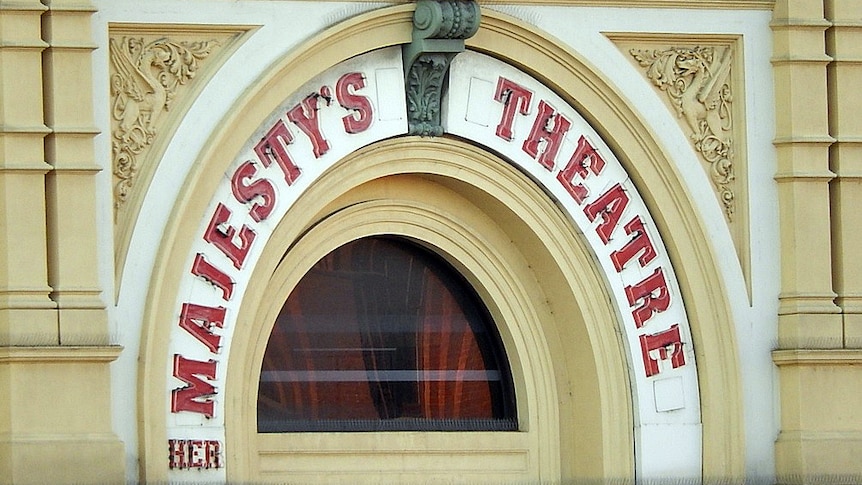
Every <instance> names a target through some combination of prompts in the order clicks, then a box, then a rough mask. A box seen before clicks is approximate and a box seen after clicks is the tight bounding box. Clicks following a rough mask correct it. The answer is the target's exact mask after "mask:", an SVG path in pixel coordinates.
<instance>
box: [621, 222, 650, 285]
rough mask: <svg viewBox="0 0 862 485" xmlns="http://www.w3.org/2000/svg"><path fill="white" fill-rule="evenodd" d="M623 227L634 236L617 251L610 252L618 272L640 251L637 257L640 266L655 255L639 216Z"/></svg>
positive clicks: (644, 264)
mask: <svg viewBox="0 0 862 485" xmlns="http://www.w3.org/2000/svg"><path fill="white" fill-rule="evenodd" d="M625 228H626V234H628V235H632V234H634V236H635V237H633V238H632V239H631V240H630V241H629V242H627V243H626V245H625V246H623V247H622V248H620V250H619V251H614V252H612V253H611V261H613V263H614V268H616V270H617V272H618V273H619V272H620V271H622V269H623V266H625V265H626V263H628V262H629V261H631V259H632V258H634V257H635V255H636V254H638V253H641V255H640V257H638V262H639V263H640V265H641V267H644V266H646V265H647V264H648V263H649V262H650V261H652V260H653V259H655V257H656V252H655V248H654V247H653V245H652V241H650V238H649V235H648V234H647V232H646V229H645V228H644V223H643V221H641V218H640V216H637V217H635V218H634V219H632V220H631V221H629V223H628V224H626V226H625ZM641 251H642V252H641Z"/></svg>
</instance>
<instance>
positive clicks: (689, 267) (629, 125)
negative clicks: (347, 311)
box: [139, 5, 744, 481]
mask: <svg viewBox="0 0 862 485" xmlns="http://www.w3.org/2000/svg"><path fill="white" fill-rule="evenodd" d="M411 16H412V6H410V5H402V6H397V7H392V8H387V9H381V10H377V11H374V12H371V13H368V14H364V15H361V16H358V17H356V18H354V19H351V20H349V21H346V22H344V23H342V24H340V25H338V26H336V27H334V28H332V29H329V30H328V31H326V32H324V33H322V34H321V35H319V36H318V37H316V38H313V39H311V40H309V41H308V42H307V43H306V44H305V45H304V47H302V48H300V49H297V50H295V51H293V52H292V53H291V54H290V55H289V56H287V57H286V58H284V59H283V60H281V61H280V62H279V63H278V64H277V65H274V66H273V67H272V68H271V69H270V70H269V71H268V72H267V73H266V74H265V75H264V76H263V77H262V78H261V79H260V80H259V81H258V82H257V83H256V85H255V86H254V88H253V89H251V90H250V91H249V94H248V95H247V96H246V97H245V98H244V99H242V100H241V101H240V102H238V103H237V105H236V106H235V109H233V110H231V113H232V115H231V116H230V117H229V118H228V119H225V120H224V122H223V123H222V124H221V125H220V126H221V128H220V130H219V131H218V132H216V133H214V134H213V136H212V143H210V144H208V145H207V149H206V151H205V152H203V153H201V154H200V157H199V158H198V160H197V162H196V163H195V165H194V168H193V169H192V172H191V173H190V175H189V178H188V181H187V183H186V184H185V189H184V192H183V193H182V194H181V195H180V198H179V201H178V203H177V206H176V207H175V210H173V211H172V214H173V216H172V219H171V220H170V222H169V223H168V227H167V228H166V230H165V235H164V239H163V240H162V243H161V244H162V245H161V250H160V252H159V258H158V260H157V263H156V268H155V270H154V273H153V278H152V281H151V285H150V292H149V298H148V301H149V304H148V307H147V310H146V313H145V316H144V330H143V342H142V347H141V356H140V362H141V365H140V373H141V379H140V382H141V385H140V388H139V396H140V397H139V407H140V413H139V416H140V423H139V424H140V428H139V429H140V433H139V436H140V440H141V442H140V451H141V452H140V455H141V461H142V474H143V477H142V478H144V479H145V480H147V481H159V480H164V479H166V477H167V475H166V474H167V470H166V467H165V463H164V461H163V460H164V456H165V443H166V442H167V439H168V436H167V432H166V423H165V416H164V412H165V397H164V389H165V388H166V386H167V383H166V378H167V376H166V372H165V367H164V363H165V362H167V359H168V348H169V345H168V344H169V340H170V330H169V327H170V325H165V324H164V322H171V321H173V320H175V315H174V314H173V312H174V303H175V301H176V297H177V293H178V291H179V281H180V279H181V277H182V274H183V273H184V272H185V271H187V268H186V258H187V255H188V254H189V251H190V248H191V247H192V244H193V240H194V239H195V238H196V237H197V236H198V234H197V225H196V224H188V223H184V221H188V220H193V221H197V220H199V219H200V218H201V217H202V216H201V214H205V213H206V208H207V204H208V203H209V202H210V199H209V198H210V196H211V194H213V193H214V191H215V189H216V187H217V186H218V184H219V183H220V182H221V179H222V178H223V176H224V173H225V172H226V170H227V167H228V166H229V165H230V163H232V162H233V157H234V156H235V154H237V153H240V151H241V150H242V147H243V144H244V143H246V142H247V140H249V139H250V138H251V137H252V136H253V134H254V132H255V130H256V129H257V128H258V126H259V123H260V122H261V120H264V119H266V118H267V117H268V116H269V115H270V114H271V112H272V111H273V110H274V109H275V108H276V107H278V106H279V105H280V104H281V103H282V102H283V100H284V99H286V98H287V97H289V96H291V95H292V94H294V93H295V92H296V91H297V90H298V89H299V88H300V87H301V86H303V84H305V83H306V82H308V81H309V80H310V79H312V78H313V77H314V76H315V75H317V74H318V73H320V72H323V71H325V70H326V69H328V68H330V67H332V66H334V65H336V64H338V63H339V62H341V61H343V60H345V59H348V58H351V57H353V56H356V55H359V54H363V53H366V52H370V51H373V50H376V49H380V48H383V47H388V46H392V45H398V44H403V43H408V42H410V34H411V29H412V21H411ZM468 47H469V48H470V49H472V50H476V51H479V52H482V53H485V54H487V55H490V56H492V57H496V58H498V59H501V60H503V61H505V62H507V63H509V64H512V65H514V66H516V67H518V68H519V69H521V70H523V71H525V72H527V73H529V74H531V75H533V76H534V77H535V78H536V79H538V80H540V81H541V82H543V83H544V84H545V85H547V86H548V87H550V88H551V89H552V90H554V91H555V92H556V93H557V94H558V95H559V96H561V97H562V98H563V99H564V100H565V101H567V102H568V103H569V104H571V105H572V106H574V107H575V108H576V109H578V111H579V112H580V114H581V115H582V116H583V117H584V118H586V120H587V121H588V122H589V123H590V124H591V125H592V126H593V127H594V128H595V130H596V131H597V132H598V133H599V134H600V136H601V137H602V138H603V139H604V140H605V141H606V142H607V143H608V145H609V146H610V148H611V149H612V150H613V152H614V153H615V154H616V156H617V158H618V159H619V160H620V162H621V163H622V164H623V166H624V168H625V169H626V171H627V172H628V173H629V174H630V176H631V178H632V180H633V181H634V183H635V185H636V186H637V187H638V189H639V192H640V193H641V195H642V196H643V197H644V200H645V202H646V204H647V206H648V207H649V209H650V212H651V213H652V215H653V217H654V219H655V222H656V224H657V226H658V228H659V231H660V232H661V233H662V234H663V235H665V237H664V243H665V245H666V246H667V250H668V252H669V254H670V258H671V261H672V263H673V265H674V268H675V271H676V273H677V277H678V278H679V284H680V289H681V291H682V294H683V298H684V300H685V305H686V311H687V313H688V317H689V321H690V324H691V330H692V338H693V341H694V347H695V353H696V358H697V361H698V366H697V369H698V381H699V389H700V396H699V398H700V404H701V413H702V420H703V421H702V423H703V436H704V437H706V439H704V440H703V476H704V478H711V477H714V478H724V479H727V478H737V479H741V478H742V477H743V476H744V442H743V436H744V433H743V432H742V430H743V423H742V408H741V406H742V399H741V383H740V379H739V369H738V359H737V356H736V344H735V336H734V330H733V326H732V322H733V318H732V317H731V312H730V308H729V306H728V305H727V303H726V292H725V291H724V290H723V284H722V281H721V278H720V277H719V276H718V272H717V271H716V270H715V268H716V267H717V264H716V261H715V259H714V258H715V255H714V254H713V253H712V251H711V250H710V242H709V240H708V238H707V235H706V231H705V230H704V227H703V225H702V222H701V221H700V220H699V219H698V217H697V214H696V212H695V210H694V207H693V204H692V202H691V195H690V194H688V193H687V192H686V189H685V185H684V183H683V181H682V179H681V178H680V176H679V174H678V173H677V172H676V170H675V169H674V167H673V165H672V163H671V162H670V160H669V159H668V157H667V156H666V155H665V154H664V153H663V151H662V150H661V148H660V146H659V145H658V143H657V142H656V137H655V136H654V135H653V133H652V131H651V128H650V127H649V126H647V125H646V124H645V123H644V122H643V120H642V118H641V117H640V116H638V113H636V112H634V111H632V109H631V108H630V106H629V104H628V103H627V102H626V100H625V99H624V98H622V96H620V94H619V93H618V92H617V91H616V90H615V88H614V86H613V85H611V84H610V83H609V82H608V81H607V80H606V79H605V78H603V76H602V75H601V73H599V72H597V71H596V70H595V69H593V68H592V67H591V66H590V65H589V64H588V63H587V62H586V61H585V60H584V59H582V58H580V57H579V56H578V55H577V54H576V53H573V52H570V51H568V50H567V49H566V48H565V47H563V46H561V45H558V44H556V43H554V42H553V41H552V40H549V37H548V36H545V35H542V33H541V32H539V31H538V30H536V29H535V28H533V27H532V26H529V25H527V24H524V23H522V22H519V21H517V20H514V19H512V18H510V17H507V16H505V15H503V14H499V13H496V12H493V11H488V10H484V11H483V20H482V24H481V26H480V29H479V32H478V33H477V34H476V35H475V36H474V37H473V38H471V39H470V40H469V41H468ZM311 59H313V61H311ZM405 140H410V139H405ZM410 143H418V145H417V147H418V146H422V145H424V144H427V142H424V141H414V142H409V141H407V148H406V149H407V150H409V144H410ZM449 143H451V142H449ZM450 148H451V147H450ZM225 154H226V155H225ZM611 340H612V339H611ZM609 344H611V341H607V342H605V343H604V344H601V345H609ZM594 345H596V344H594ZM601 345H599V347H601ZM600 350H601V349H600V348H597V347H594V349H593V352H597V351H600ZM616 352H617V353H618V352H619V351H618V350H617V351H616ZM600 376H603V379H607V381H606V382H605V384H607V385H609V386H610V388H609V389H610V390H609V391H608V392H609V394H613V395H615V397H616V398H620V397H621V396H619V395H618V389H619V388H615V387H614V386H616V385H618V384H619V383H616V384H615V383H613V382H611V381H613V380H614V379H622V380H625V371H624V370H620V369H616V370H613V369H612V370H609V371H607V373H605V374H601V372H600ZM229 389H230V385H229V386H228V392H229ZM614 389H617V390H616V391H615V390H614ZM623 394H624V393H623ZM228 399H230V396H228ZM619 424H620V423H617V425H619ZM604 425H605V426H612V424H611V423H604ZM622 425H623V426H630V425H631V421H630V418H629V421H628V422H627V423H626V422H624V420H623V422H622ZM630 432H631V431H630V430H629V431H628V433H630ZM611 434H617V436H620V437H622V438H620V439H622V440H623V441H624V440H625V437H626V436H627V432H626V431H625V430H620V429H617V430H616V431H615V432H614V433H611ZM603 446H605V448H604V452H605V453H609V452H611V453H612V452H615V451H619V450H620V449H621V447H623V448H624V444H623V443H621V442H620V443H616V444H604V445H603ZM622 461H623V463H617V464H616V465H610V464H609V465H608V466H609V467H610V468H617V470H616V471H619V470H620V469H621V468H625V467H629V466H630V465H631V464H630V463H625V460H622ZM562 466H563V467H564V468H565V465H564V464H563V465H562ZM607 471H609V472H612V471H611V470H607Z"/></svg>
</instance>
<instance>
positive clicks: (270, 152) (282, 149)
mask: <svg viewBox="0 0 862 485" xmlns="http://www.w3.org/2000/svg"><path fill="white" fill-rule="evenodd" d="M291 143H293V135H291V134H290V131H289V130H288V129H287V126H286V125H285V124H284V122H283V121H281V120H278V121H277V122H276V123H275V125H274V126H273V127H272V128H270V130H269V132H268V133H267V134H266V136H264V137H263V139H262V140H260V142H259V143H258V144H257V145H255V147H254V151H255V153H257V156H258V157H259V158H260V161H261V163H263V166H264V167H269V166H270V165H271V164H272V162H275V163H277V164H278V166H279V167H281V171H282V172H284V180H285V182H287V185H293V183H294V182H296V179H297V178H299V176H300V175H301V174H302V170H300V169H299V167H297V166H296V164H295V163H293V160H292V159H291V158H290V154H289V153H288V152H287V146H288V145H290V144H291Z"/></svg>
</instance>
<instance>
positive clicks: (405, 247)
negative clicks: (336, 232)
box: [257, 237, 517, 433]
mask: <svg viewBox="0 0 862 485" xmlns="http://www.w3.org/2000/svg"><path fill="white" fill-rule="evenodd" d="M516 418H517V417H516V411H515V398H514V391H513V386H512V378H511V375H510V372H509V366H508V363H507V360H506V356H505V352H504V350H503V346H502V343H501V341H500V337H499V334H498V333H497V330H496V327H495V326H494V323H493V322H492V321H491V318H490V315H489V314H488V311H487V309H486V308H485V306H484V305H483V304H482V302H481V300H480V299H479V298H478V296H477V295H476V293H475V291H474V290H473V288H472V287H471V286H470V285H469V284H468V283H467V282H466V281H465V280H464V278H463V277H462V276H461V275H460V274H458V272H457V271H455V270H454V268H452V266H451V265H449V263H448V262H446V261H445V260H443V259H442V258H441V257H439V256H438V255H436V254H434V253H432V252H430V251H428V250H426V249H425V248H423V247H421V246H419V245H416V244H414V243H411V242H409V241H407V240H404V239H401V238H396V237H367V238H363V239H359V240H356V241H353V242H351V243H348V244H346V245H344V246H341V247H340V248H338V249H336V250H335V251H333V252H331V253H330V254H328V255H327V256H325V257H324V258H323V259H321V260H320V261H318V262H317V264H315V265H314V267H313V268H312V269H311V270H310V271H309V272H308V273H307V274H306V275H305V276H303V278H302V279H301V280H300V282H299V284H298V285H297V286H296V288H295V289H294V290H293V292H292V293H291V294H290V296H289V297H288V299H287V301H286V302H285V303H284V306H283V307H282V309H281V312H280V313H279V315H278V320H277V321H276V323H275V326H274V327H273V330H272V334H271V335H270V338H269V343H268V344H267V348H266V353H265V354H264V358H263V364H262V368H261V374H260V387H259V391H258V401H257V420H258V421H257V423H258V431H259V432H261V433H278V432H296V431H407V430H414V431H416V430H429V431H488V430H516V429H517V419H516Z"/></svg>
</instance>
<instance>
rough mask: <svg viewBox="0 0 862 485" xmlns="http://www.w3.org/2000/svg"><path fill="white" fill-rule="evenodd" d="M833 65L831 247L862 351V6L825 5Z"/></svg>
mask: <svg viewBox="0 0 862 485" xmlns="http://www.w3.org/2000/svg"><path fill="white" fill-rule="evenodd" d="M825 7H826V8H825V10H826V15H827V18H828V19H829V20H830V21H831V22H832V28H830V29H829V31H828V32H827V37H826V41H827V44H826V48H827V53H828V54H829V55H830V56H831V57H832V58H833V59H834V61H833V62H832V63H831V64H830V65H829V70H828V79H829V128H830V133H831V135H832V136H833V137H834V138H835V140H836V142H835V144H834V145H833V146H832V147H831V153H830V158H831V160H830V168H831V170H832V171H833V172H835V175H836V178H835V180H833V181H832V183H831V196H832V224H833V227H832V244H833V246H832V247H833V264H834V267H835V269H834V278H833V281H834V286H835V291H836V293H837V294H838V298H837V300H836V302H837V303H838V305H839V306H840V307H841V311H842V313H843V315H844V345H845V346H846V347H852V348H859V347H862V245H860V244H859V240H860V238H862V218H860V217H859V212H858V208H859V207H860V206H862V117H860V116H859V113H860V112H862V96H860V95H859V87H860V86H862V3H860V2H855V1H847V0H826V5H825Z"/></svg>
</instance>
